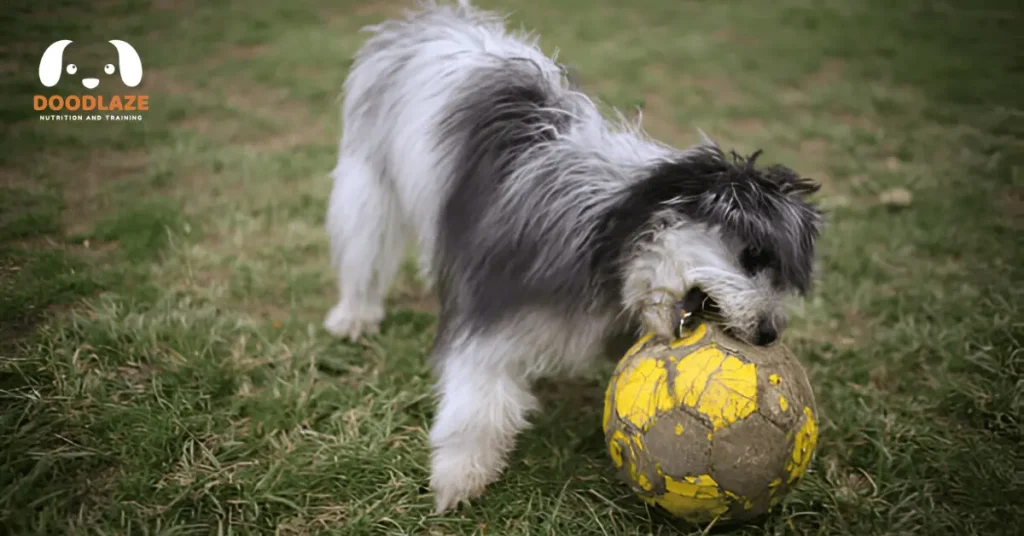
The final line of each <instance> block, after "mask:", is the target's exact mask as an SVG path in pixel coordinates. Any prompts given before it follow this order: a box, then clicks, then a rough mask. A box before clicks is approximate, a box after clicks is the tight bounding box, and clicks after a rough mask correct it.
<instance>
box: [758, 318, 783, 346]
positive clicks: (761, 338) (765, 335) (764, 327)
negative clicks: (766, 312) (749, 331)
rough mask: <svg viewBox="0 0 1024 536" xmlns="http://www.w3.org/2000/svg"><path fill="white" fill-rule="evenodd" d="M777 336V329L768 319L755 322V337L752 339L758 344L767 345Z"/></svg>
mask: <svg viewBox="0 0 1024 536" xmlns="http://www.w3.org/2000/svg"><path fill="white" fill-rule="evenodd" d="M778 338H779V330H778V329H776V328H775V324H773V323H772V322H771V321H770V320H761V321H760V322H758V324H757V338H756V340H755V341H754V343H755V344H757V345H758V346H768V345H769V344H771V343H773V342H775V339H778Z"/></svg>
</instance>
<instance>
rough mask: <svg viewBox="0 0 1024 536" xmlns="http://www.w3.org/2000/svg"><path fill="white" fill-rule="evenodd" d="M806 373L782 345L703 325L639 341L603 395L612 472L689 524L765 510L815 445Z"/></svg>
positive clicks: (735, 519)
mask: <svg viewBox="0 0 1024 536" xmlns="http://www.w3.org/2000/svg"><path fill="white" fill-rule="evenodd" d="M817 419H818V413H817V409H816V407H815V403H814V393H813V391H812V390H811V385H810V382H809V381H808V379H807V374H806V372H805V371H804V369H803V368H802V367H801V366H800V363H799V362H798V361H797V360H796V358H795V357H794V356H793V355H792V354H791V353H790V352H789V351H788V350H787V349H786V348H785V347H784V346H783V345H782V344H775V345H773V346H769V347H757V346H753V345H749V344H746V343H744V342H742V341H739V340H737V339H735V338H732V337H730V336H728V335H726V334H725V333H723V332H722V331H721V330H720V329H718V328H716V327H714V326H713V325H710V324H706V323H700V324H698V325H697V326H696V327H695V328H693V329H692V330H690V332H689V333H688V334H686V335H685V336H684V337H683V338H681V339H677V340H675V341H671V342H661V341H658V340H657V339H656V338H654V336H653V335H647V336H645V337H643V338H641V339H640V340H639V341H638V342H637V343H636V344H635V345H634V346H633V347H632V348H630V349H629V351H628V352H626V355H625V357H623V358H622V360H621V361H620V362H619V364H618V366H617V367H616V369H615V373H614V374H613V376H612V379H611V382H610V383H609V385H608V391H607V392H606V393H605V406H604V433H605V441H606V443H607V445H608V453H609V454H610V456H611V459H612V462H613V463H614V464H615V467H616V468H617V469H618V471H619V475H620V476H621V477H622V478H623V479H624V480H625V481H626V482H627V483H628V484H629V486H630V487H631V488H632V489H633V490H634V491H635V492H636V493H637V494H638V495H639V496H640V497H641V498H642V499H644V500H645V501H647V502H648V503H650V504H653V505H658V506H660V507H662V508H664V509H665V510H667V511H668V512H670V513H671V514H673V515H676V516H678V517H681V518H683V519H685V520H687V521H689V522H692V523H701V524H703V523H708V522H711V521H716V523H719V524H721V523H728V522H739V521H745V520H749V519H753V518H756V517H759V516H761V515H763V514H765V513H767V512H768V511H769V510H770V509H771V508H772V507H774V506H775V505H776V504H778V503H779V501H781V500H782V498H783V496H784V495H785V494H786V493H787V492H788V491H789V490H790V489H792V487H793V486H794V485H795V484H797V483H798V482H799V480H800V479H801V478H802V477H803V475H804V473H805V472H806V471H807V467H808V465H809V464H810V461H811V456H812V455H813V453H814V448H815V446H816V445H817V441H818V424H817Z"/></svg>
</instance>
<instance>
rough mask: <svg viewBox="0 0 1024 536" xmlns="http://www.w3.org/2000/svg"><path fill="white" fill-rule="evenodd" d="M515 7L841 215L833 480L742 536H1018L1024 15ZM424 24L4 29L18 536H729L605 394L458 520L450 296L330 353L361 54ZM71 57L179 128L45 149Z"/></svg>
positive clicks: (300, 13)
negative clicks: (429, 436)
mask: <svg viewBox="0 0 1024 536" xmlns="http://www.w3.org/2000/svg"><path fill="white" fill-rule="evenodd" d="M483 3H484V4H485V5H487V6H490V7H500V8H503V9H507V10H512V11H515V15H514V16H513V18H512V20H513V21H514V22H515V23H517V24H518V23H522V24H524V25H525V26H527V27H529V28H536V29H537V30H538V31H539V33H540V35H541V36H542V43H543V44H544V46H545V47H546V48H547V49H548V50H553V49H554V47H555V46H557V47H559V49H560V57H561V58H562V59H563V60H564V61H566V62H568V63H570V64H572V65H573V66H574V67H575V68H576V69H577V71H578V73H579V76H580V78H581V79H582V82H583V83H584V85H585V86H586V87H587V88H588V89H589V90H590V91H592V92H593V93H594V94H596V95H599V96H600V97H601V98H602V99H603V100H604V101H605V102H607V103H609V104H612V105H615V106H618V107H622V108H624V109H626V110H632V109H635V108H636V107H642V108H643V109H644V117H645V124H646V126H647V128H648V129H649V130H650V131H651V132H652V133H653V134H654V135H656V136H657V137H659V138H661V139H663V140H665V141H669V142H672V143H675V144H679V145H683V144H686V143H691V142H693V141H695V140H696V139H697V133H696V128H698V127H699V128H702V129H704V130H706V131H707V132H709V133H711V134H712V135H713V136H714V137H716V138H718V139H719V140H720V141H721V142H722V143H723V144H726V145H730V146H733V147H735V148H736V149H737V150H741V151H746V152H749V151H751V150H753V149H755V148H764V149H765V150H766V154H767V155H768V158H769V159H772V160H776V161H781V162H785V163H787V164H789V165H791V166H793V167H795V168H797V169H799V170H801V171H802V172H803V173H805V174H808V175H810V176H813V177H814V178H816V179H819V180H821V181H822V182H823V184H824V187H823V192H822V196H821V202H822V204H823V205H824V206H825V207H826V208H827V209H828V210H829V219H830V227H829V229H828V231H827V232H826V234H825V236H824V241H823V245H822V249H823V251H822V281H821V283H820V285H819V286H818V287H817V289H816V290H815V292H814V295H813V296H812V297H811V298H810V299H809V300H807V301H806V302H805V303H802V304H796V305H795V306H794V318H793V320H792V322H791V328H790V330H789V332H788V333H787V336H786V341H787V344H788V345H789V346H790V347H791V348H793V349H794V351H795V352H796V353H797V354H798V355H799V356H800V358H801V360H802V361H803V363H804V364H805V365H806V367H807V369H808V371H809V373H810V375H811V377H812V382H813V384H814V386H815V389H816V394H817V397H818V401H819V405H820V406H821V410H822V412H823V420H822V429H821V432H822V438H821V442H820V447H819V449H818V453H817V457H816V459H815V461H814V462H813V464H812V466H811V474H810V475H809V477H808V479H807V480H806V481H805V482H804V484H803V485H802V486H801V487H800V488H799V489H798V490H796V491H795V492H794V493H793V494H792V495H791V496H790V498H789V500H788V501H787V502H786V503H785V505H784V507H783V509H782V510H781V511H780V512H778V513H776V514H775V515H774V516H772V517H770V518H769V519H768V520H766V521H765V522H763V523H761V524H758V525H752V526H750V527H745V528H741V529H738V531H737V533H738V534H750V535H753V534H828V535H841V534H850V535H865V534H901V535H902V534H985V535H994V534H1016V533H1017V531H1018V530H1019V527H1020V526H1021V525H1022V524H1024V508H1022V507H1021V503H1020V499H1019V496H1020V493H1021V492H1024V477H1022V475H1024V462H1022V458H1021V452H1022V451H1021V448H1022V440H1024V437H1022V432H1021V417H1022V404H1024V380H1022V372H1024V360H1022V351H1021V348H1022V343H1024V325H1022V323H1024V317H1022V314H1021V304H1022V303H1024V292H1022V291H1021V286H1020V284H1019V283H1020V282H1021V281H1024V270H1022V267H1024V243H1022V240H1021V237H1022V236H1024V233H1022V229H1024V175H1022V169H1024V168H1022V165H1024V128H1022V127H1021V125H1024V121H1022V119H1024V117H1022V116H1024V97H1021V94H1020V87H1022V85H1024V59H1022V56H1021V53H1020V50H1022V46H1021V45H1022V44H1024V43H1022V41H1021V40H1020V38H1019V36H1017V32H1016V30H1015V29H1016V28H1019V27H1020V24H1021V22H1024V15H1022V13H1021V12H1020V10H1019V7H1017V6H1015V4H1014V3H1013V2H1009V1H1003V2H1000V1H998V0H993V1H989V2H984V3H976V2H975V3H971V2H966V1H957V0H948V1H945V2H927V1H923V0H914V1H909V2H899V3H885V2H882V1H880V0H869V1H865V2H859V3H849V2H838V1H833V0H781V1H780V2H777V3H775V4H773V5H772V7H770V8H769V7H767V5H766V4H764V3H760V2H754V1H752V0H736V1H733V2H713V3H712V2H697V1H682V2H680V1H669V0H658V1H653V0H651V1H648V2H646V3H640V2H632V3H625V4H623V5H622V6H620V7H615V5H613V4H614V3H600V4H596V3H592V2H587V3H584V2H579V1H576V0H552V1H549V2H541V1H507V2H503V3H502V2H498V1H497V0H490V1H486V2H483ZM401 6H402V3H400V2H397V1H395V2H358V1H355V0H330V1H328V0H312V1H308V2H294V1H291V2H289V1H281V0H267V1H265V2H259V3H256V2H228V1H208V2H198V1H187V0H185V1H180V2H169V1H154V2H134V1H117V0H109V1H105V2H94V3H91V4H88V3H79V2H70V1H67V2H59V1H49V2H27V1H24V2H22V1H19V2H16V3H15V7H14V8H13V9H8V10H6V11H5V13H4V15H2V16H0V17H2V18H0V25H2V27H3V30H4V34H5V35H7V36H9V39H8V40H7V42H6V43H5V44H4V45H2V46H3V51H4V58H5V59H4V60H3V62H2V63H0V67H2V69H3V71H4V73H5V76H4V77H2V80H0V84H2V85H3V89H4V93H5V94H7V95H8V98H6V99H5V100H4V101H3V103H2V104H0V115H2V116H3V119H4V123H5V128H4V130H3V133H2V134H0V136H2V140H0V146H2V147H3V150H2V151H0V259H2V260H0V289H2V295H0V355H2V356H3V359H2V361H0V400H2V404H3V407H4V410H3V412H2V414H0V529H2V530H0V532H4V533H6V534H19V535H20V534H211V533H217V534H222V533H231V534H257V533H270V532H276V533H280V534H306V533H312V532H320V531H323V532H326V533H335V534H414V533H415V534H481V535H483V534H503V535H505V534H509V535H511V534H580V535H584V534H689V533H693V534H698V533H700V531H699V530H698V529H695V528H693V527H688V526H686V525H683V524H681V523H679V522H676V521H673V520H671V519H668V518H666V517H665V516H663V515H661V514H659V513H658V512H656V511H653V510H648V509H647V508H646V507H645V506H644V505H643V503H641V502H640V501H638V500H636V499H635V498H634V497H632V496H631V495H630V493H629V491H628V490H627V489H626V488H625V487H624V486H623V485H621V484H620V483H619V482H618V481H617V480H616V479H615V477H614V475H613V474H612V473H611V469H610V463H609V462H608V460H607V456H606V454H605V452H604V450H603V445H602V442H601V441H600V438H599V436H598V434H597V432H598V427H599V424H598V423H599V422H600V421H599V418H600V416H599V412H600V411H601V403H600V401H601V397H602V386H603V385H602V384H603V383H604V380H605V376H604V375H603V374H605V373H607V371H598V372H597V373H595V375H594V376H593V377H592V378H590V379H588V380H586V381H581V382H579V384H578V385H575V386H573V387H572V388H571V389H566V388H562V389H558V390H556V389H547V390H546V391H545V400H546V405H545V410H544V411H543V412H542V413H541V414H539V415H537V416H536V418H535V419H534V420H535V423H536V426H535V428H534V429H533V430H532V431H530V432H529V433H527V434H526V435H525V436H524V437H523V438H522V440H521V442H520V444H519V448H518V450H517V451H516V453H515V456H514V460H513V463H512V467H511V468H510V469H509V471H508V472H507V473H506V474H505V476H504V477H503V478H502V480H501V481H500V482H499V483H497V484H495V485H494V486H492V487H491V488H490V489H489V491H488V493H487V494H486V495H485V496H484V498H482V499H481V500H479V501H477V502H475V503H474V504H472V505H471V506H470V507H468V508H466V509H464V510H461V511H459V512H454V513H449V514H447V515H443V516H435V515H432V514H430V508H431V499H430V497H429V495H427V494H424V493H423V489H422V488H423V485H424V484H425V483H426V481H427V465H428V459H427V450H426V430H427V428H428V426H429V423H430V418H431V415H432V412H433V400H432V397H431V394H430V388H431V377H430V374H429V371H428V369H427V367H426V365H425V363H424V357H425V354H426V352H427V350H428V348H429V345H430V342H431V338H432V334H433V327H434V322H435V317H434V314H433V311H434V302H433V299H432V297H431V296H430V295H429V294H427V293H426V292H425V291H424V290H423V287H422V286H421V285H420V284H419V283H418V282H417V281H416V280H415V278H414V277H413V276H412V275H411V270H409V271H407V273H405V274H404V275H403V277H402V278H401V279H400V281H398V282H397V283H396V286H395V288H394V290H393V293H392V296H391V298H390V314H389V316H388V318H387V320H386V322H385V325H384V327H383V332H382V334H381V335H380V336H377V337H372V338H369V339H366V340H364V341H362V342H361V343H360V344H346V343H342V342H339V341H337V340H334V339H332V338H330V337H329V336H328V335H327V334H326V333H324V332H323V330H322V329H321V328H320V321H321V318H322V316H323V314H324V313H325V312H326V310H327V309H328V308H329V306H330V305H331V304H332V301H333V299H334V297H335V287H334V282H333V281H332V279H331V273H330V269H329V266H328V260H327V251H326V237H325V235H324V232H323V231H322V225H323V217H324V209H325V199H326V195H327V193H328V191H329V188H330V182H329V178H328V176H327V173H326V172H327V171H328V170H329V169H330V168H331V167H332V165H333V160H334V157H335V143H336V139H337V135H338V134H339V124H338V121H337V114H338V101H337V96H338V91H339V87H340V84H341V82H342V80H343V78H344V76H345V70H346V67H347V66H348V64H349V62H350V58H351V55H352V53H353V52H354V51H355V50H356V49H357V47H358V46H359V44H360V43H361V40H362V39H363V37H362V35H360V34H359V33H357V32H356V29H357V28H359V27H360V26H362V25H364V24H368V23H372V22H376V21H379V20H381V19H382V18H384V17H386V16H388V15H390V14H393V13H396V12H397V11H398V10H399V9H400V7H401ZM61 38H68V39H74V40H76V41H78V42H81V43H90V42H100V43H102V41H103V40H106V39H113V38H120V39H125V40H127V41H129V42H131V43H133V44H134V45H135V46H136V48H137V49H139V51H140V54H141V55H142V57H143V61H144V65H145V69H146V71H145V74H144V77H143V85H142V86H141V88H140V89H141V90H142V91H144V92H145V93H147V94H149V95H150V96H151V97H150V101H151V111H150V112H149V113H148V114H147V116H146V119H145V120H144V121H143V122H141V123H92V124H86V123H50V122H41V121H38V120H37V118H36V117H35V115H34V114H33V113H32V111H31V109H30V108H28V106H29V105H28V104H27V103H28V102H30V95H32V94H34V93H37V92H39V90H40V88H39V86H38V81H37V80H36V78H35V73H36V71H35V69H36V62H37V61H38V57H39V54H41V51H42V50H43V48H44V47H45V46H46V45H47V44H49V42H51V41H53V40H56V39H61ZM90 46H91V45H86V46H85V53H86V55H87V56H88V54H90V53H93V52H94V49H92V48H89V47H90ZM95 50H99V49H95ZM89 57H92V56H89ZM84 64H85V63H83V65H84ZM70 83H71V82H65V81H62V82H61V85H60V86H58V88H59V89H61V88H63V90H65V91H70V88H72V87H73V86H71V85H69V84H70ZM893 190H899V191H904V190H905V192H903V193H904V194H906V193H910V194H911V199H910V201H909V204H902V205H894V204H892V203H888V202H886V199H888V198H890V197H891V195H890V193H889V192H892V191H893Z"/></svg>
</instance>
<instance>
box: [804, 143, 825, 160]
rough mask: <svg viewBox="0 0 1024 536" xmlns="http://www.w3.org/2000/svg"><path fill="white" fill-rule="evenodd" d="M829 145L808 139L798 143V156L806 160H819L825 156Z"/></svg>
mask: <svg viewBox="0 0 1024 536" xmlns="http://www.w3.org/2000/svg"><path fill="white" fill-rule="evenodd" d="M828 150H829V143H828V141H826V140H822V139H809V140H803V141H801V142H800V156H801V157H802V158H805V159H807V160H819V159H822V158H824V157H825V156H827V154H828Z"/></svg>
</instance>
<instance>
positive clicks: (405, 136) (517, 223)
mask: <svg viewBox="0 0 1024 536" xmlns="http://www.w3.org/2000/svg"><path fill="white" fill-rule="evenodd" d="M369 30H370V31H371V32H372V36H371V37H370V39H369V40H368V41H367V43H366V44H365V46H364V47H363V48H362V49H361V50H360V51H359V53H358V55H357V56H356V60H355V64H354V65H353V67H352V69H351V71H350V73H349V75H348V78H347V80H346V82H345V101H344V107H343V115H344V134H343V136H342V139H341V142H340V154H339V157H338V163H337V167H336V168H335V170H334V172H333V175H334V189H333V191H332V193H331V199H330V206H329V209H328V218H327V220H328V221H327V226H328V230H329V233H330V236H331V244H332V252H333V261H334V264H335V266H337V268H338V277H339V284H340V291H341V292H340V294H341V297H340V300H339V302H338V304H337V306H335V307H334V309H333V310H331V312H330V313H329V314H328V316H327V319H326V321H325V326H326V327H327V329H328V330H330V331H331V332H333V333H335V334H338V335H342V336H346V337H350V338H356V337H358V336H359V335H360V334H362V333H367V332H373V331H375V330H376V329H377V326H378V324H379V323H380V321H381V320H382V318H383V316H384V298H385V293H386V292H387V290H388V287H389V285H390V283H391V281H392V279H393V277H394V275H395V272H396V270H397V268H398V265H399V262H400V260H401V258H402V256H403V252H404V247H405V246H406V244H407V241H408V240H415V241H416V242H417V244H418V249H419V251H420V261H421V262H420V264H421V267H422V269H423V271H424V274H425V275H426V276H427V277H428V279H430V280H431V281H432V282H433V283H434V284H435V285H436V290H437V291H438V293H439V296H440V299H441V312H440V318H439V326H438V333H437V338H436V342H435V346H434V348H433V354H432V363H433V365H434V367H435V370H436V373H437V376H438V391H439V394H440V404H439V408H438V412H437V415H436V418H435V422H434V424H433V427H432V429H431V432H430V441H431V446H432V451H433V452H432V460H431V461H432V467H431V479H430V480H431V488H432V489H433V491H434V493H435V500H436V506H437V509H438V510H439V511H443V510H445V509H447V508H449V507H451V506H454V505H456V504H457V503H459V502H460V501H463V500H467V499H470V498H473V497H475V496H477V495H479V494H480V493H481V492H482V491H483V489H484V488H485V486H486V485H487V484H488V483H490V482H492V481H494V480H495V479H497V478H498V475H499V474H500V472H501V471H502V470H503V468H504V467H505V464H506V457H507V455H508V453H509V452H510V450H511V449H512V448H513V444H514V441H515V437H516V435H517V434H518V433H519V431H521V430H522V429H524V428H525V427H526V426H527V415H528V413H529V412H530V411H532V410H534V409H536V408H537V401H536V399H535V398H534V396H533V395H532V394H531V392H530V385H531V383H532V382H533V381H534V380H535V379H537V378H539V377H541V376H550V375H554V374H564V373H569V374H571V373H575V372H577V371H580V370H582V369H583V368H584V367H586V365H588V364H589V363H591V362H592V361H594V359H595V358H596V357H598V356H599V355H600V354H601V349H602V347H603V345H604V344H605V343H606V342H607V338H608V336H609V335H613V334H617V333H621V332H622V330H624V329H639V330H643V331H653V332H655V333H657V334H659V335H660V336H662V337H671V336H673V333H674V330H675V328H676V325H677V323H678V321H679V318H678V307H677V304H678V302H679V301H680V300H682V299H683V297H684V296H685V295H686V294H687V293H688V292H689V291H690V290H691V289H694V288H700V289H702V290H703V291H705V292H706V293H707V294H708V295H709V296H710V297H711V298H712V300H713V301H714V304H715V309H716V314H717V315H718V317H719V320H720V321H721V322H722V323H723V324H724V325H725V326H727V327H728V328H730V329H731V330H733V331H734V332H735V333H736V334H737V335H738V336H740V337H744V338H747V339H749V340H751V341H754V342H757V343H762V344H767V343H770V342H771V341H772V340H774V339H775V338H776V337H777V336H778V334H779V333H780V332H781V331H782V330H783V326H784V321H785V315H784V312H783V308H782V300H783V298H784V297H785V296H786V295H788V294H794V293H795V294H800V293H806V292H807V290H808V289H809V288H810V285H811V280H812V266H813V258H814V247H815V241H816V238H817V235H818V228H819V224H820V215H819V213H818V211H817V210H816V209H815V208H814V206H813V205H811V204H810V203H809V202H807V201H806V200H805V199H804V197H805V195H807V194H810V193H812V192H814V191H815V190H816V189H817V186H816V185H815V184H813V183H812V182H810V181H808V180H806V179H802V178H800V177H799V175H797V174H795V173H794V172H793V171H791V170H789V169H788V168H785V167H782V166H772V167H767V168H757V167H755V160H756V157H757V155H756V154H755V155H754V156H752V157H750V158H741V157H739V156H737V155H728V154H726V153H724V152H723V151H722V150H721V149H720V148H719V147H718V146H717V145H716V144H715V143H713V142H712V141H710V140H709V139H707V138H706V137H705V138H704V141H703V142H702V143H700V144H698V145H696V146H693V147H690V148H687V149H683V150H679V149H674V148H672V147H669V146H666V145H663V144H661V143H658V142H656V141H653V140H651V139H649V138H648V137H647V136H646V135H645V134H644V133H643V132H642V131H641V130H640V127H639V125H630V124H627V123H626V122H625V121H621V120H620V121H616V122H612V121H608V120H606V119H605V118H603V117H602V116H601V115H600V113H599V111H598V109H597V107H596V106H595V105H594V103H593V102H592V101H591V100H590V99H589V98H587V96H585V95H584V94H583V93H581V92H580V91H578V90H577V89H576V88H575V87H574V86H573V85H572V83H571V82H570V80H569V78H568V77H567V75H566V73H565V70H564V69H563V68H562V66H560V65H559V64H558V63H556V62H555V61H554V60H553V59H551V58H548V57H546V56H545V55H544V54H543V53H542V52H541V51H540V50H539V48H538V47H537V46H536V43H535V40H534V39H533V38H532V37H530V36H527V35H521V34H516V33H510V32H508V31H506V30H505V28H504V24H503V20H502V19H501V18H500V17H497V16H495V15H493V14H490V13H485V12H481V11H477V10H475V9H473V8H471V7H469V6H468V5H467V4H465V3H461V4H460V5H458V6H443V5H442V6H439V5H436V4H433V3H428V4H425V5H424V6H423V7H422V9H420V10H418V11H415V12H411V13H408V14H407V15H406V16H405V17H404V18H402V19H398V20H392V21H388V22H385V23H383V24H380V25H378V26H374V27H371V28H369ZM626 326H632V328H627V327H626ZM632 333H634V334H635V331H633V332H632Z"/></svg>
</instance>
